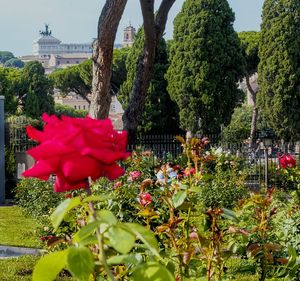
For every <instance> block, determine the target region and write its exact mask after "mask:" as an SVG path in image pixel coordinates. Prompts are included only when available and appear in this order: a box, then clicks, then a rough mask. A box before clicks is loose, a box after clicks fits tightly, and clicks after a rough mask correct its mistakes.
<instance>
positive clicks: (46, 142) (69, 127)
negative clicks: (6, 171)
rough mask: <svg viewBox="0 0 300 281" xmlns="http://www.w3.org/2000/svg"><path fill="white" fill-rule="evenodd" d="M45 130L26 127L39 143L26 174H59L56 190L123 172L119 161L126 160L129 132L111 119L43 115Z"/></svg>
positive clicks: (66, 188) (31, 150)
mask: <svg viewBox="0 0 300 281" xmlns="http://www.w3.org/2000/svg"><path fill="white" fill-rule="evenodd" d="M42 119H43V121H44V122H45V123H46V125H45V126H44V130H43V131H39V130H37V129H35V128H34V127H32V126H28V127H27V133H28V136H29V137H30V138H32V139H33V140H35V141H37V142H39V143H40V144H39V145H38V146H36V147H34V148H32V149H30V150H28V154H29V155H31V156H32V157H33V158H34V159H35V160H36V163H35V165H34V166H33V167H32V168H31V169H29V170H27V171H25V172H24V173H23V175H24V176H25V177H36V178H39V179H42V180H47V179H48V178H49V176H50V175H51V174H55V175H56V182H55V186H54V190H55V191H56V192H64V191H67V190H72V189H78V188H85V187H86V186H87V179H88V178H89V177H90V178H91V179H92V180H96V179H98V178H99V177H107V178H108V179H110V180H113V179H116V178H118V177H119V176H121V175H122V174H123V173H124V169H123V168H122V167H120V166H119V165H118V164H117V163H116V161H118V160H124V159H126V158H127V157H128V156H129V154H128V153H127V152H126V145H127V132H118V131H115V130H114V129H113V126H112V122H111V121H110V120H109V119H106V120H96V119H92V118H90V117H85V118H72V117H67V116H62V117H61V118H58V117H57V116H55V115H52V116H49V115H47V114H43V116H42Z"/></svg>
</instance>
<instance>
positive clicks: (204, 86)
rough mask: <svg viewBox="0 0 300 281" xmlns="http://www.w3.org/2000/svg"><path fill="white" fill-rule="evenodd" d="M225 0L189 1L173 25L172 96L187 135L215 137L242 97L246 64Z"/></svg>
mask: <svg viewBox="0 0 300 281" xmlns="http://www.w3.org/2000/svg"><path fill="white" fill-rule="evenodd" d="M233 22H234V13H233V12H232V10H231V8H230V7H229V5H228V3H227V1H226V0H222V1H220V0H209V1H207V0H205V1H204V0H197V1H194V0H193V1H191V0H187V1H185V2H184V5H183V7H182V10H181V12H180V13H179V14H178V15H177V16H176V18H175V20H174V40H173V42H172V45H171V47H170V55H171V59H170V67H169V69H168V72H167V76H166V77H167V80H168V83H169V84H168V91H169V93H170V96H171V98H172V99H173V100H174V101H175V102H176V103H177V105H178V107H179V110H180V125H181V128H183V129H185V130H190V131H192V132H202V133H206V134H207V133H216V132H219V131H220V126H221V125H222V124H228V122H229V121H230V117H231V114H232V113H233V109H234V108H235V106H236V104H237V103H238V102H239V101H240V99H241V97H242V95H241V92H240V90H238V89H237V81H238V79H239V77H241V75H243V70H244V68H243V66H244V59H243V55H242V49H241V46H240V41H239V39H238V36H237V34H236V33H235V31H234V29H233Z"/></svg>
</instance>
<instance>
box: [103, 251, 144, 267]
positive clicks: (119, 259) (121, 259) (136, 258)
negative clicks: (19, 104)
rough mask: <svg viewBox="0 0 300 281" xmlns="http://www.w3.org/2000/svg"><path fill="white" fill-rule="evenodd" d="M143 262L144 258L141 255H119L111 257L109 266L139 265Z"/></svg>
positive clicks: (108, 261)
mask: <svg viewBox="0 0 300 281" xmlns="http://www.w3.org/2000/svg"><path fill="white" fill-rule="evenodd" d="M142 260H143V257H142V255H141V254H135V255H132V254H131V255H118V256H113V257H110V258H109V259H108V260H107V263H108V264H109V265H118V264H134V265H136V264H138V263H140V262H141V261H142Z"/></svg>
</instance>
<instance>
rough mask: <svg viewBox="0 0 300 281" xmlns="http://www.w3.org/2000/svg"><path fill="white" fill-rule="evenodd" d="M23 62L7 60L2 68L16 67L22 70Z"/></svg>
mask: <svg viewBox="0 0 300 281" xmlns="http://www.w3.org/2000/svg"><path fill="white" fill-rule="evenodd" d="M24 65H25V64H24V62H22V61H21V60H20V59H18V58H11V59H9V60H7V61H6V62H5V63H4V67H17V68H22V67H24Z"/></svg>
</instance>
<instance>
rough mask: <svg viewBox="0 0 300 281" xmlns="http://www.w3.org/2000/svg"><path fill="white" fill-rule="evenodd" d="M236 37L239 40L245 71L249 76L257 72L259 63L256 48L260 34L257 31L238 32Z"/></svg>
mask: <svg viewBox="0 0 300 281" xmlns="http://www.w3.org/2000/svg"><path fill="white" fill-rule="evenodd" d="M238 36H239V38H240V40H241V44H242V48H243V52H244V56H245V60H246V65H245V70H246V72H247V73H248V74H249V75H250V76H251V75H252V74H254V73H255V72H257V67H258V63H259V57H258V47H259V38H260V32H258V31H243V32H239V33H238Z"/></svg>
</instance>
